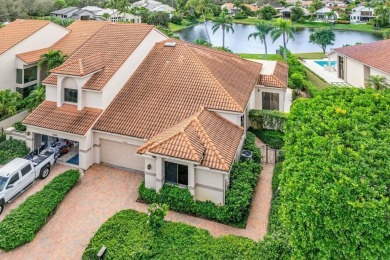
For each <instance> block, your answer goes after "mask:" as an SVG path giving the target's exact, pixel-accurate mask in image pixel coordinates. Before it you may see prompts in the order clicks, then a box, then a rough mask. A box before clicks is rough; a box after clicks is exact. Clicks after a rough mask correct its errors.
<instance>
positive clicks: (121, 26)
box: [43, 23, 154, 91]
mask: <svg viewBox="0 0 390 260" xmlns="http://www.w3.org/2000/svg"><path fill="white" fill-rule="evenodd" d="M153 28H154V27H153V26H152V25H147V24H125V23H106V24H105V26H104V27H103V28H102V29H100V30H99V31H98V32H97V33H96V34H95V35H94V36H93V37H92V38H91V39H89V40H88V41H87V42H86V43H85V44H83V45H82V46H81V47H80V48H79V49H78V50H77V51H76V52H75V53H74V54H73V55H72V56H71V57H70V58H69V59H67V60H66V62H65V63H64V64H63V66H67V65H68V64H69V63H73V62H75V61H78V60H80V59H87V58H88V57H91V56H93V55H94V54H97V53H101V55H102V59H103V60H104V68H103V69H102V70H101V71H99V72H98V73H96V74H94V75H93V76H92V77H91V78H90V79H89V80H88V81H87V83H85V85H84V89H90V90H96V91H101V90H102V89H103V88H104V86H105V85H106V84H107V82H108V81H109V80H110V79H111V77H112V76H113V75H114V74H115V73H116V71H117V70H118V69H119V68H120V66H122V64H123V63H124V62H125V61H126V60H127V59H128V57H129V56H130V55H131V54H132V53H133V51H134V50H135V49H136V48H137V47H138V45H139V44H140V43H141V42H142V40H143V39H144V38H145V37H146V36H147V35H148V34H149V33H150V31H151V30H152V29H153ZM55 77H56V76H55V75H50V76H49V77H47V78H46V79H45V80H44V81H43V83H46V84H51V83H50V82H56V79H55Z"/></svg>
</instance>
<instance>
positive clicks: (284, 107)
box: [255, 85, 292, 112]
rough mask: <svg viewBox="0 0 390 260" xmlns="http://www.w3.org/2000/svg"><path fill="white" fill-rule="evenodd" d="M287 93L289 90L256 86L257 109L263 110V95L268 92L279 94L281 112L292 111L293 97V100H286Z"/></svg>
mask: <svg viewBox="0 0 390 260" xmlns="http://www.w3.org/2000/svg"><path fill="white" fill-rule="evenodd" d="M286 91H287V89H282V88H272V87H265V86H260V85H258V86H256V97H255V109H262V108H263V99H262V95H263V94H262V93H263V92H268V93H278V94H279V111H282V112H288V111H290V106H291V99H292V95H291V99H286V96H287V95H286ZM287 98H288V97H287Z"/></svg>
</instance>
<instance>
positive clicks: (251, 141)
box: [243, 132, 261, 164]
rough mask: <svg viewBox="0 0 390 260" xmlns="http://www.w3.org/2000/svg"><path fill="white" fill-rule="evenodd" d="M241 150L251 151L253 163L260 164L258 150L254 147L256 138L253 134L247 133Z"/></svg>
mask: <svg viewBox="0 0 390 260" xmlns="http://www.w3.org/2000/svg"><path fill="white" fill-rule="evenodd" d="M243 149H244V150H249V151H251V152H252V159H253V161H255V162H256V163H258V164H260V163H261V154H260V149H259V148H258V147H257V145H256V136H255V135H254V134H253V133H251V132H247V134H246V139H245V143H244V147H243Z"/></svg>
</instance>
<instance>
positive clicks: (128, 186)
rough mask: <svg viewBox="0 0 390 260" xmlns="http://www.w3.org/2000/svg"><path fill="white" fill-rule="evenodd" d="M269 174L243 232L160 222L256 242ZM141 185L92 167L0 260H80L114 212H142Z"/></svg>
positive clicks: (202, 223) (180, 217)
mask: <svg viewBox="0 0 390 260" xmlns="http://www.w3.org/2000/svg"><path fill="white" fill-rule="evenodd" d="M257 143H258V144H260V142H259V140H257ZM58 167H63V166H58ZM272 172H273V165H264V167H263V170H262V173H261V175H260V180H259V183H258V185H257V187H256V191H255V197H254V199H253V201H252V209H251V212H250V216H249V219H248V224H247V227H246V228H245V229H238V228H233V227H230V226H227V225H223V224H219V223H217V222H213V221H209V220H205V219H201V218H197V217H192V216H188V215H184V214H180V213H176V212H169V214H168V216H167V218H166V219H167V220H171V221H180V222H184V223H187V224H190V225H193V226H196V227H199V228H204V229H207V230H209V231H210V233H211V234H212V235H213V236H220V235H228V234H233V235H239V236H246V237H249V238H252V239H254V240H259V239H262V238H263V236H264V235H265V234H266V233H267V226H268V213H269V209H270V203H271V197H272V189H271V180H272ZM142 180H143V176H142V175H141V174H137V173H131V172H128V171H124V170H120V169H115V168H111V167H107V166H103V165H93V166H92V167H91V168H90V169H89V170H88V171H87V172H86V174H85V175H84V177H83V178H82V180H81V181H80V183H79V184H77V185H76V186H75V187H74V188H73V189H72V190H71V191H70V192H69V194H68V195H67V197H66V198H65V199H64V201H63V202H62V203H61V204H60V206H59V208H58V209H57V212H56V213H55V215H54V216H53V217H52V218H51V219H50V221H49V222H48V223H47V224H46V225H45V226H44V227H43V228H42V229H41V230H40V231H39V232H38V234H37V236H36V237H35V239H34V240H33V241H32V242H31V243H29V244H26V245H24V246H22V247H20V248H17V249H15V250H13V251H11V252H9V253H4V252H0V259H2V260H3V259H12V260H14V259H23V260H24V259H34V260H35V259H45V260H50V259H56V260H57V259H80V258H81V256H82V254H83V252H84V250H85V248H86V246H87V245H88V243H89V240H90V239H91V238H92V237H93V235H94V234H95V233H96V231H97V230H98V229H99V227H100V226H101V225H102V224H103V223H104V222H106V221H107V219H108V218H110V217H111V216H112V215H114V214H115V213H116V212H118V211H120V210H122V209H127V208H131V209H135V210H138V211H141V212H146V211H147V205H145V204H142V203H138V202H136V199H137V198H138V187H139V185H140V184H141V182H142ZM4 215H5V214H4Z"/></svg>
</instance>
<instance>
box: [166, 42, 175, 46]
mask: <svg viewBox="0 0 390 260" xmlns="http://www.w3.org/2000/svg"><path fill="white" fill-rule="evenodd" d="M164 46H165V47H175V46H176V42H166V43H165V44H164Z"/></svg>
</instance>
